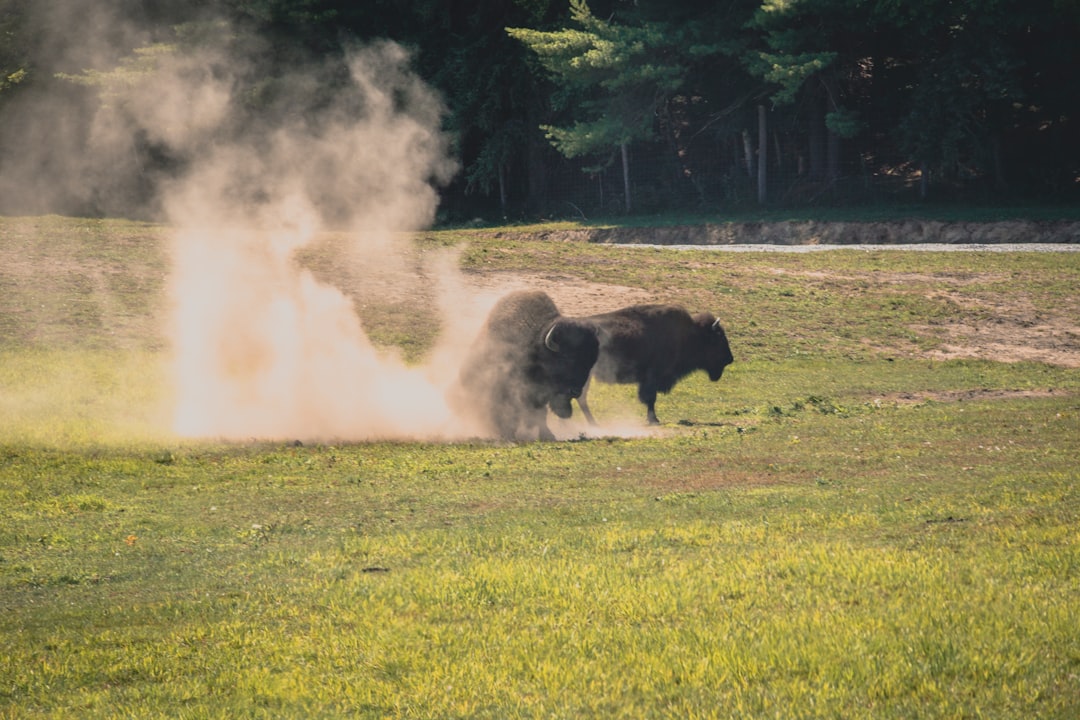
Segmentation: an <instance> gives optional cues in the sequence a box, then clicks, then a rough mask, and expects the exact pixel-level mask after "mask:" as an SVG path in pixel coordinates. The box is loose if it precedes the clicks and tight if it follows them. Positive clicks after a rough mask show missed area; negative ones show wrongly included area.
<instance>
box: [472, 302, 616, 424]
mask: <svg viewBox="0 0 1080 720" xmlns="http://www.w3.org/2000/svg"><path fill="white" fill-rule="evenodd" d="M598 352H599V343H598V342H597V339H596V331H595V330H594V329H593V327H592V325H590V324H588V323H585V322H582V321H580V320H575V319H572V318H566V317H563V316H562V315H561V314H560V313H559V310H558V308H557V307H556V306H555V303H554V302H553V301H552V300H551V298H550V297H548V296H547V294H545V293H543V292H538V291H520V292H513V293H510V294H509V295H506V296H505V297H503V298H501V299H500V300H499V301H498V302H497V303H496V304H495V306H494V307H493V308H492V310H491V313H490V314H489V315H488V317H487V320H486V321H485V323H484V326H483V328H482V329H481V330H480V334H479V335H478V337H477V338H476V341H475V342H474V344H473V346H472V348H471V350H470V352H469V354H468V356H467V357H466V359H465V362H464V364H463V365H462V368H461V372H460V375H459V381H458V386H457V388H456V389H455V391H454V392H453V394H452V396H451V402H452V404H453V405H454V406H455V408H457V409H458V410H459V411H461V412H464V413H467V414H468V415H470V416H472V417H475V418H477V419H478V420H479V421H480V423H481V424H482V425H483V426H484V428H485V430H486V431H487V432H489V433H491V434H493V435H496V436H497V437H500V438H504V439H515V438H517V439H525V440H531V439H535V438H537V437H539V439H541V440H554V439H555V436H554V435H553V434H552V432H551V430H550V429H549V428H548V425H547V410H548V408H549V407H550V408H551V411H552V412H554V413H555V414H556V415H558V416H559V417H561V418H568V417H570V415H571V414H572V413H573V409H572V407H571V405H570V401H571V399H573V398H576V397H578V396H580V395H581V390H582V388H583V387H584V386H585V383H586V382H587V381H588V379H589V372H590V371H591V370H592V366H593V363H595V362H596V357H597V353H598Z"/></svg>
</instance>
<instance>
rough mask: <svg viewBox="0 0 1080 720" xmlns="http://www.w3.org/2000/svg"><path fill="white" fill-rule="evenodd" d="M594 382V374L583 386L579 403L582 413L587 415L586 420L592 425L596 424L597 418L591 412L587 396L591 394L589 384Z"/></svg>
mask: <svg viewBox="0 0 1080 720" xmlns="http://www.w3.org/2000/svg"><path fill="white" fill-rule="evenodd" d="M590 383H592V376H591V375H590V376H589V379H588V380H586V381H585V385H584V386H583V387H582V388H581V395H580V396H578V399H577V404H578V407H579V408H581V414H582V415H584V416H585V422H587V423H589V424H590V425H596V418H594V417H593V414H592V413H591V412H589V403H588V402H586V401H585V396H586V395H588V394H589V384H590Z"/></svg>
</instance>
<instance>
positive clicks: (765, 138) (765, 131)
mask: <svg viewBox="0 0 1080 720" xmlns="http://www.w3.org/2000/svg"><path fill="white" fill-rule="evenodd" d="M757 118H758V159H757V201H758V204H759V205H764V204H765V201H766V199H767V192H766V189H767V187H768V179H769V178H768V173H769V162H768V161H769V126H768V122H767V120H766V115H765V106H764V105H758V106H757Z"/></svg>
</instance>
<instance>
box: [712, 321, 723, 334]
mask: <svg viewBox="0 0 1080 720" xmlns="http://www.w3.org/2000/svg"><path fill="white" fill-rule="evenodd" d="M723 329H724V328H722V327H720V320H719V319H717V320H716V322H714V323H713V324H712V331H713V332H720V331H721V330H723Z"/></svg>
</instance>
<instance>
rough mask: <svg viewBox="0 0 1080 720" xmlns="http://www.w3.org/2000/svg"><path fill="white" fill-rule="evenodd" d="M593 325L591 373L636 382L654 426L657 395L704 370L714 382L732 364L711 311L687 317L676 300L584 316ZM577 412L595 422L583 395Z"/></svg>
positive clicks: (603, 379) (604, 379) (606, 379)
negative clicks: (596, 348) (595, 341)
mask: <svg viewBox="0 0 1080 720" xmlns="http://www.w3.org/2000/svg"><path fill="white" fill-rule="evenodd" d="M582 319H583V320H584V321H585V322H587V323H589V324H590V325H592V326H593V327H594V328H596V331H597V334H598V335H599V337H600V355H599V359H598V360H597V361H596V366H595V367H594V368H593V377H594V378H596V379H597V380H600V381H601V382H609V383H637V386H638V399H639V400H640V401H641V402H642V403H644V405H645V406H646V407H647V408H648V421H649V424H650V425H658V424H659V423H660V421H659V420H658V419H657V417H656V395H657V393H667V392H670V391H671V389H672V388H673V387H674V386H675V383H677V382H678V381H679V380H681V379H682V378H684V377H686V376H687V375H689V374H690V373H692V372H694V371H695V370H704V371H705V372H707V373H708V374H709V379H710V380H712V381H713V382H715V381H717V380H719V379H720V376H721V375H722V374H723V373H724V368H725V367H727V366H728V365H730V364H731V363H732V361H733V360H734V358H733V357H732V355H731V347H730V346H729V345H728V340H727V335H726V334H725V333H724V328H722V327H721V326H720V322H719V321H718V320H717V319H716V318H715V317H714V316H713V315H712V314H711V313H699V314H697V315H694V316H691V315H690V313H688V312H687V311H686V310H684V309H683V308H681V307H679V306H677V305H634V306H631V307H627V308H623V309H621V310H615V311H613V312H609V313H604V314H601V315H592V316H590V317H587V318H582ZM587 392H588V388H587V387H586V388H585V389H584V390H582V393H581V396H580V397H579V398H578V405H579V406H580V407H581V412H582V414H583V415H584V416H585V419H586V420H587V421H588V422H589V424H590V425H595V424H596V421H595V420H594V419H593V416H592V413H591V412H590V411H589V406H588V403H587V402H586V401H585V396H586V394H587Z"/></svg>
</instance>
